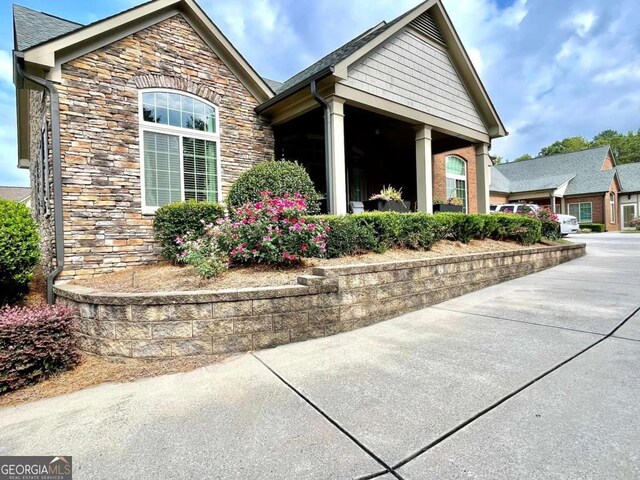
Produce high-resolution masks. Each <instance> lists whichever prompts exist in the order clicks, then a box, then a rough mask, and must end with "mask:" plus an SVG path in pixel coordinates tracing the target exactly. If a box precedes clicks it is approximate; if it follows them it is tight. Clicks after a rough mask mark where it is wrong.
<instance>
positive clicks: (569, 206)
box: [567, 202, 593, 223]
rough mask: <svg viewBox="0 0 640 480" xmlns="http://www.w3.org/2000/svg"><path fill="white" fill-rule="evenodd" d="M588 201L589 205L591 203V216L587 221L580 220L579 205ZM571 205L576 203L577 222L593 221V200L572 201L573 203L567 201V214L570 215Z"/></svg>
mask: <svg viewBox="0 0 640 480" xmlns="http://www.w3.org/2000/svg"><path fill="white" fill-rule="evenodd" d="M586 203H588V204H589V205H591V218H590V219H589V220H588V221H586V220H585V221H582V220H580V205H584V204H586ZM571 205H578V216H577V219H578V223H593V202H573V203H569V204H568V205H567V211H568V212H569V215H571Z"/></svg>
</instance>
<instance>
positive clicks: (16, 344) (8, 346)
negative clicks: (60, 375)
mask: <svg viewBox="0 0 640 480" xmlns="http://www.w3.org/2000/svg"><path fill="white" fill-rule="evenodd" d="M75 322H76V319H75V312H74V311H73V309H72V308H70V307H67V306H64V305H53V306H49V305H41V306H37V307H30V308H28V307H3V308H0V394H1V393H3V392H7V391H10V390H16V389H18V388H22V387H25V386H27V385H31V384H33V383H37V382H39V381H40V380H42V379H44V378H46V377H48V376H49V375H51V374H53V373H55V372H59V371H62V370H67V369H69V368H71V367H73V366H75V365H77V364H78V362H79V361H80V352H79V349H78V343H77V337H76V336H75V334H74V330H75V329H76V325H75Z"/></svg>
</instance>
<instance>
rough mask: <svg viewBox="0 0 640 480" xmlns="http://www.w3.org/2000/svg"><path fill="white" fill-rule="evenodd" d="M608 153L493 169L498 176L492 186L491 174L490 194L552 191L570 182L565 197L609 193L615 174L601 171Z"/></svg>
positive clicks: (539, 159) (598, 150)
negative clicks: (491, 191) (492, 192)
mask: <svg viewBox="0 0 640 480" xmlns="http://www.w3.org/2000/svg"><path fill="white" fill-rule="evenodd" d="M610 150H611V149H610V148H609V146H608V145H605V146H603V147H596V148H591V149H588V150H582V151H580V152H571V153H562V154H558V155H548V156H546V157H537V158H532V159H531V160H523V161H521V162H511V163H504V164H501V165H496V166H495V167H494V168H495V170H494V172H499V175H498V176H496V177H497V178H496V181H495V182H494V180H493V177H494V176H495V175H493V174H492V179H491V190H493V191H496V192H506V193H524V192H533V191H537V190H555V189H557V188H559V187H561V186H562V185H564V184H565V183H566V182H567V181H569V185H568V186H567V190H566V191H565V195H579V194H587V193H600V192H608V191H609V187H610V186H611V182H612V181H613V178H614V176H615V175H616V170H615V169H611V170H604V171H603V170H601V169H602V165H603V163H604V161H605V159H606V157H607V154H609V153H610ZM505 180H506V181H507V182H508V185H507V184H505ZM505 188H507V190H505Z"/></svg>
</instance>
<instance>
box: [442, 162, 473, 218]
mask: <svg viewBox="0 0 640 480" xmlns="http://www.w3.org/2000/svg"><path fill="white" fill-rule="evenodd" d="M446 169H447V185H446V187H447V200H448V199H450V198H455V197H457V198H459V199H461V200H462V202H463V209H464V210H463V211H464V212H465V213H466V212H467V209H468V207H467V162H465V161H464V160H463V159H462V158H460V157H454V156H451V157H447V159H446Z"/></svg>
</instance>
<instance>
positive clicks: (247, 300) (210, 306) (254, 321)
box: [55, 244, 585, 357]
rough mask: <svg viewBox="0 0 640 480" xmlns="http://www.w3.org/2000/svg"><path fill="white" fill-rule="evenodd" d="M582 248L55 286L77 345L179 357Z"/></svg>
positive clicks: (373, 313) (318, 325)
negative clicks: (278, 273) (202, 287)
mask: <svg viewBox="0 0 640 480" xmlns="http://www.w3.org/2000/svg"><path fill="white" fill-rule="evenodd" d="M584 254H585V245H583V244H571V245H562V246H554V247H541V248H531V249H526V250H513V251H504V252H496V253H484V254H472V255H461V256H459V257H445V258H432V259H424V260H409V261H399V262H389V263H377V264H366V265H353V266H335V267H318V268H314V270H313V275H306V276H301V277H299V278H298V285H290V286H284V287H267V288H248V289H235V290H221V291H215V292H209V291H199V292H178V293H145V294H114V293H102V292H97V291H94V290H91V289H87V288H83V287H79V286H74V285H61V286H56V287H55V293H56V295H57V296H58V298H59V300H60V301H62V302H65V303H68V304H71V305H72V306H74V307H76V308H77V310H78V312H79V317H80V325H81V331H80V335H81V339H82V347H83V349H85V350H86V351H89V352H91V353H96V354H99V355H104V356H119V357H179V356H185V355H202V354H221V353H230V352H243V351H249V350H259V349H263V348H270V347H275V346H277V345H282V344H286V343H291V342H299V341H302V340H307V339H310V338H317V337H323V336H327V335H333V334H335V333H339V332H344V331H348V330H353V329H356V328H360V327H364V326H366V325H371V324H373V323H376V322H379V321H382V320H386V319H389V318H393V317H395V316H398V315H401V314H403V313H407V312H410V311H414V310H418V309H421V308H424V307H426V306H429V305H433V304H436V303H440V302H443V301H445V300H448V299H450V298H452V297H457V296H459V295H464V294H466V293H469V292H473V291H475V290H479V289H481V288H485V287H488V286H490V285H494V284H496V283H500V282H504V281H506V280H511V279H514V278H517V277H521V276H523V275H527V274H530V273H534V272H537V271H540V270H543V269H545V268H549V267H553V266H555V265H558V264H560V263H562V262H566V261H569V260H572V259H574V258H577V257H580V256H582V255H584Z"/></svg>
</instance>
